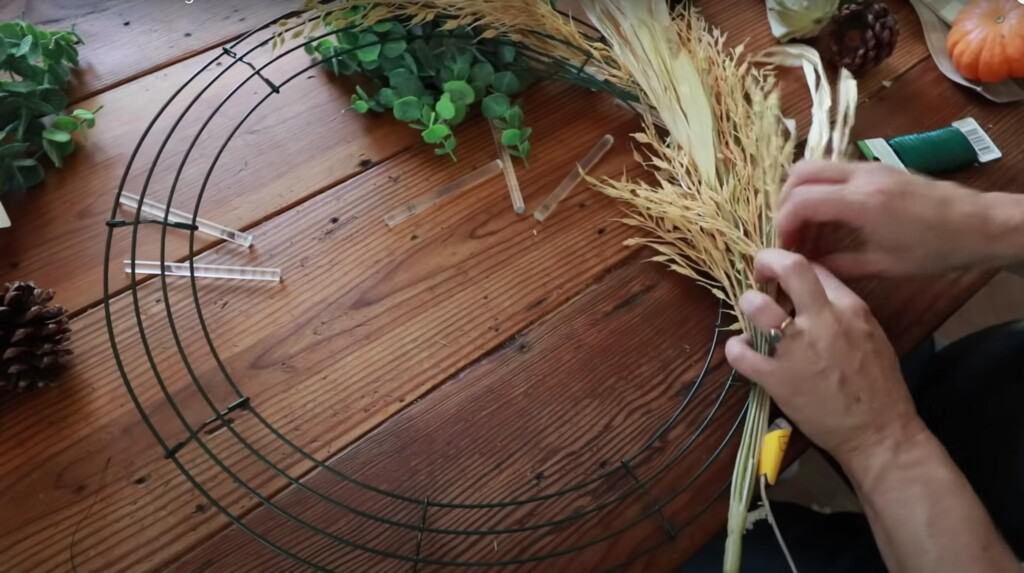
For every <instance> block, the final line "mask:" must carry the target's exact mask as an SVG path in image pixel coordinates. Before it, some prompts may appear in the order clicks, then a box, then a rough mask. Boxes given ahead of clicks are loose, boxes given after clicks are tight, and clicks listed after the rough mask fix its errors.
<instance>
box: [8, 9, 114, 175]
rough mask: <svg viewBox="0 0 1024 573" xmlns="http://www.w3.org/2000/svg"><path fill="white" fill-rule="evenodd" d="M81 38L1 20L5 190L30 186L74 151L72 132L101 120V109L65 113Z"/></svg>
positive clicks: (71, 32) (58, 165)
mask: <svg viewBox="0 0 1024 573" xmlns="http://www.w3.org/2000/svg"><path fill="white" fill-rule="evenodd" d="M81 43H82V39H81V38H80V37H79V36H78V34H76V33H75V32H73V31H54V32H48V31H46V30H40V29H39V28H36V27H35V26H33V25H31V24H27V23H25V22H0V192H3V191H7V190H12V189H25V188H28V187H32V186H33V185H36V184H37V183H39V182H41V181H42V180H43V178H44V177H45V172H44V170H43V164H42V163H41V161H42V160H43V157H44V156H45V157H46V158H47V159H48V160H49V162H50V163H52V164H53V165H55V166H56V167H61V166H63V164H64V158H65V157H67V156H68V155H70V154H71V153H72V152H74V150H75V142H74V140H73V139H72V136H71V135H72V134H73V133H74V132H75V131H78V130H79V129H83V128H91V127H93V126H94V125H95V123H96V116H95V114H96V112H97V111H99V110H98V109H96V110H92V111H89V110H85V109H76V110H74V111H73V112H71V113H70V114H67V115H65V114H64V113H63V110H64V108H65V107H67V105H68V98H67V95H66V94H65V93H64V88H65V87H66V86H67V84H68V79H69V78H70V77H71V70H72V68H74V67H77V66H78V48H77V47H76V46H77V45H79V44H81Z"/></svg>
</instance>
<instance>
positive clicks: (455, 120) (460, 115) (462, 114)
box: [448, 104, 469, 125]
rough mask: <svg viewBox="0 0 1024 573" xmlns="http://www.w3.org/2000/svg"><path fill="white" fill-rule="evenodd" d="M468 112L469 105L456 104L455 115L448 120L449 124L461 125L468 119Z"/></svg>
mask: <svg viewBox="0 0 1024 573" xmlns="http://www.w3.org/2000/svg"><path fill="white" fill-rule="evenodd" d="M467 113H469V106H467V105H462V104H455V116H454V117H452V118H451V120H449V121H448V125H459V124H460V123H462V122H463V121H464V120H465V119H466V114H467Z"/></svg>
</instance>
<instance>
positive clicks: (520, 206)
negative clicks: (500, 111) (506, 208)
mask: <svg viewBox="0 0 1024 573" xmlns="http://www.w3.org/2000/svg"><path fill="white" fill-rule="evenodd" d="M491 135H493V136H494V145H495V146H497V148H498V156H499V157H500V158H501V170H502V171H504V172H505V184H506V185H507V186H508V196H509V197H510V198H511V199H512V210H513V211H515V212H516V215H522V214H523V213H525V212H526V202H525V201H523V192H522V190H521V189H520V188H519V178H518V177H516V169H515V167H514V166H513V165H512V156H511V155H510V154H509V152H508V148H507V147H505V146H504V145H502V144H501V130H500V129H498V128H497V126H495V125H494V123H493V122H492V123H491Z"/></svg>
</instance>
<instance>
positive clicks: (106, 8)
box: [0, 0, 302, 123]
mask: <svg viewBox="0 0 1024 573" xmlns="http://www.w3.org/2000/svg"><path fill="white" fill-rule="evenodd" d="M301 7H302V2H301V1H300V0H255V1H253V0H217V1H212V2H211V1H204V0H193V1H192V2H185V1H184V0H161V1H157V2H153V1H152V0H8V1H5V2H4V3H3V4H2V5H0V20H25V21H27V22H31V23H32V24H35V25H37V26H39V27H41V28H44V29H47V30H67V29H72V28H73V29H74V30H75V31H76V32H78V33H79V35H81V36H82V38H83V39H84V40H85V45H83V46H81V47H80V49H81V67H80V70H79V71H78V72H77V73H76V75H75V79H74V81H73V84H72V89H71V100H72V101H73V102H77V101H80V100H83V99H86V98H89V97H92V96H94V95H96V94H98V93H100V92H102V91H106V90H109V89H111V88H113V87H116V86H119V85H121V84H123V83H125V82H128V81H131V80H133V79H135V78H138V77H141V76H143V75H146V74H149V73H152V72H155V71H157V70H159V69H161V68H163V67H165V66H168V65H170V64H173V63H176V62H179V61H181V60H184V59H186V58H188V57H190V56H193V55H195V54H198V53H200V52H203V51H204V50H207V49H209V48H211V47H213V46H217V45H219V44H221V43H222V42H225V41H227V40H228V39H231V38H233V37H236V36H241V35H242V34H244V33H246V32H248V31H249V30H251V29H253V28H255V27H256V26H260V25H262V24H266V23H267V22H270V21H271V20H273V19H274V18H277V17H279V16H281V15H283V14H287V13H288V12H290V11H292V10H296V9H298V8H301ZM113 121H118V119H116V117H114V113H113V112H112V111H111V110H108V111H107V113H106V114H104V115H102V116H101V118H100V122H101V123H107V122H113Z"/></svg>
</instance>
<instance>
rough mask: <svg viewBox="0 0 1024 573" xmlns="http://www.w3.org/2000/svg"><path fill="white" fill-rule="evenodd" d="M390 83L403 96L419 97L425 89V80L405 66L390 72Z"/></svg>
mask: <svg viewBox="0 0 1024 573" xmlns="http://www.w3.org/2000/svg"><path fill="white" fill-rule="evenodd" d="M388 83H390V84H391V88H392V89H394V90H395V93H397V94H398V95H399V96H401V97H406V96H414V97H419V96H421V95H423V92H424V91H425V90H424V88H423V82H421V81H420V79H419V77H417V76H416V74H414V73H413V72H412V71H410V70H407V69H405V68H398V69H396V70H393V71H391V72H389V73H388Z"/></svg>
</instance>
